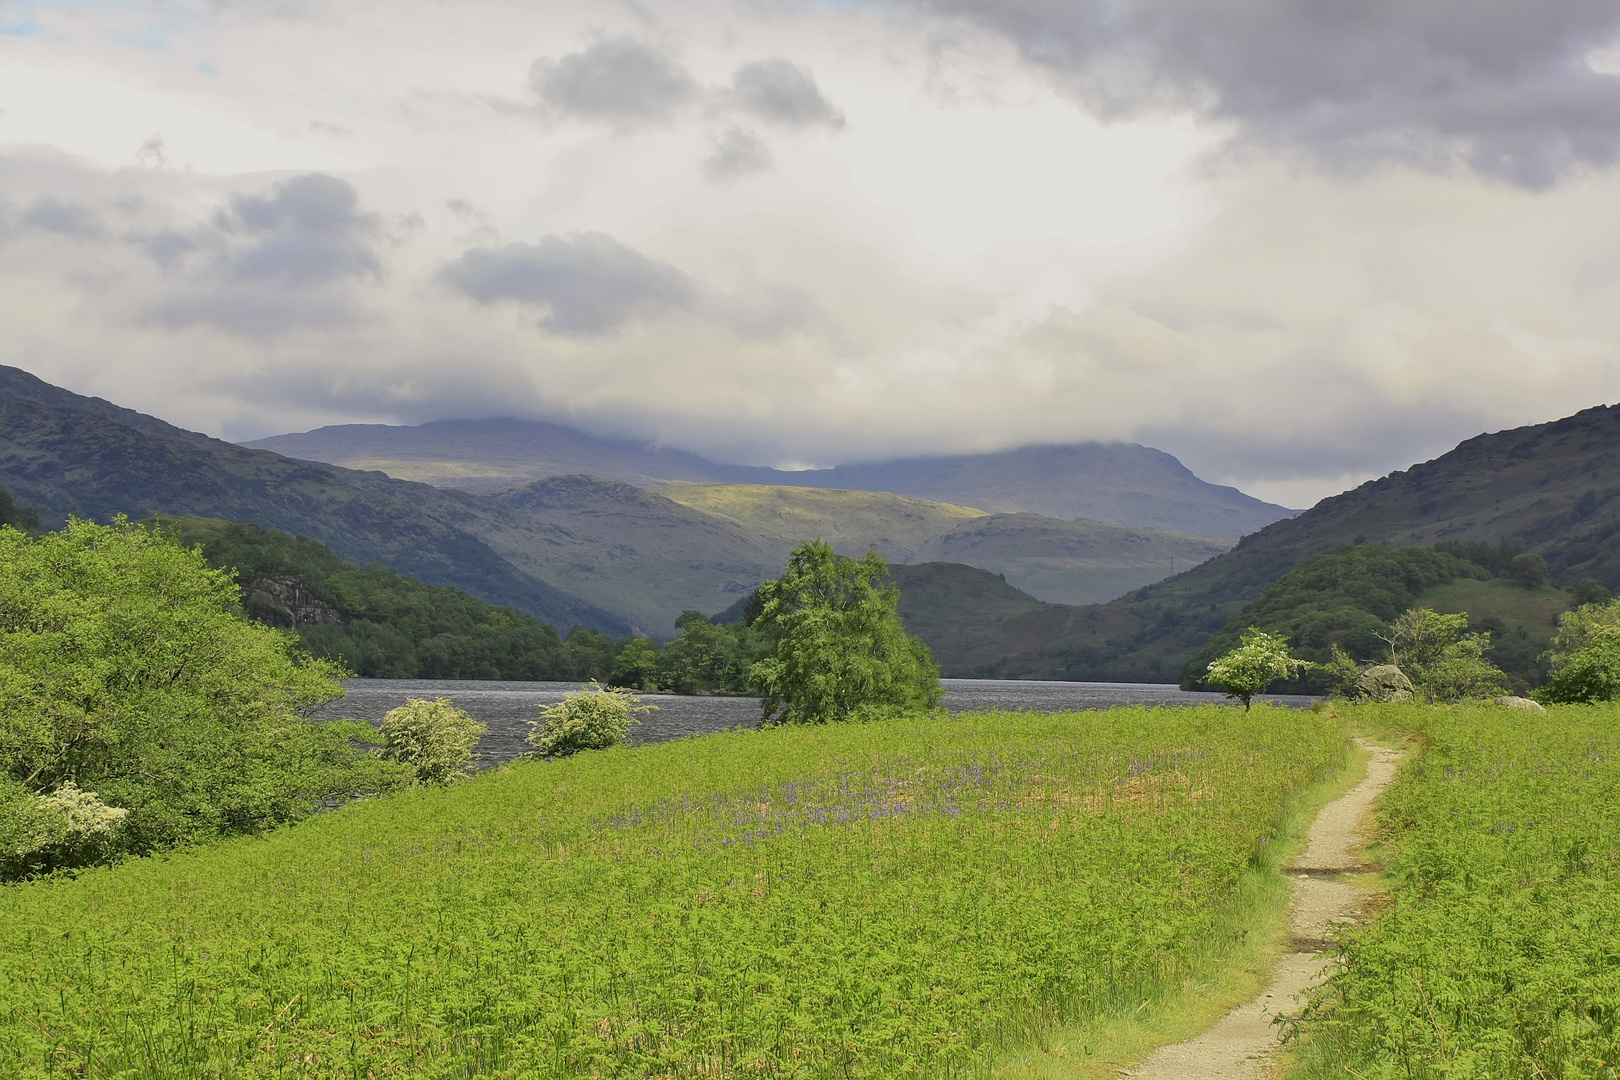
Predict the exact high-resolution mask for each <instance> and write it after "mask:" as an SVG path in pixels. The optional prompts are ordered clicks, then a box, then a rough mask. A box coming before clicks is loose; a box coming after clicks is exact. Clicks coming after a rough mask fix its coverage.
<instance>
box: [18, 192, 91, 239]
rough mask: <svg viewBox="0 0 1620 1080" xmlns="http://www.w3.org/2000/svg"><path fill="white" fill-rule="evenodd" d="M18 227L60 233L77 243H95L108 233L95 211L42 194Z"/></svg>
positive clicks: (22, 216)
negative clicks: (95, 240)
mask: <svg viewBox="0 0 1620 1080" xmlns="http://www.w3.org/2000/svg"><path fill="white" fill-rule="evenodd" d="M17 224H18V226H19V227H20V228H24V229H39V230H40V231H42V232H53V233H58V234H60V235H62V236H70V237H73V238H74V239H77V240H93V239H96V238H97V237H100V236H102V235H104V234H105V230H104V229H103V228H102V226H101V218H100V217H99V216H98V215H97V214H96V212H95V211H94V210H91V209H90V208H89V207H87V206H80V205H79V204H77V203H69V202H63V201H62V200H61V199H58V198H56V197H55V196H54V195H41V196H39V197H38V198H36V199H35V200H34V201H33V202H31V203H29V204H28V206H27V207H26V208H25V209H24V210H23V212H22V214H21V215H20V216H19V217H18V219H17Z"/></svg>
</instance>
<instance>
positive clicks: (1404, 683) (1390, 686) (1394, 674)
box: [1350, 664, 1412, 701]
mask: <svg viewBox="0 0 1620 1080" xmlns="http://www.w3.org/2000/svg"><path fill="white" fill-rule="evenodd" d="M1350 696H1351V697H1353V698H1355V699H1356V700H1357V701H1411V700H1412V680H1411V679H1408V678H1407V677H1406V673H1405V672H1404V671H1402V670H1401V669H1400V668H1398V667H1396V666H1395V665H1394V664H1377V665H1375V666H1373V667H1370V668H1368V669H1367V670H1366V671H1363V672H1362V673H1361V675H1360V676H1359V677H1358V678H1357V679H1356V685H1355V686H1354V688H1352V690H1351V694H1350Z"/></svg>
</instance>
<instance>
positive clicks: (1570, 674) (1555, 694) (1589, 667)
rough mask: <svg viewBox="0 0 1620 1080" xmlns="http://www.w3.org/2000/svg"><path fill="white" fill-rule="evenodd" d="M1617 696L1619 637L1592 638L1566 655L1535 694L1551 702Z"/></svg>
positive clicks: (1574, 702) (1619, 689)
mask: <svg viewBox="0 0 1620 1080" xmlns="http://www.w3.org/2000/svg"><path fill="white" fill-rule="evenodd" d="M1617 695H1620V638H1617V637H1615V636H1613V635H1609V634H1602V635H1597V636H1594V637H1592V638H1591V639H1590V640H1589V641H1587V643H1586V644H1585V645H1584V646H1582V647H1581V648H1580V649H1578V650H1577V651H1576V652H1575V653H1574V654H1573V655H1571V656H1569V657H1568V658H1567V659H1566V660H1565V661H1564V662H1563V663H1562V664H1561V665H1559V667H1558V670H1557V671H1555V672H1553V677H1552V679H1551V680H1550V681H1549V682H1548V683H1547V685H1546V686H1545V687H1544V688H1543V689H1542V690H1541V691H1540V692H1539V693H1538V694H1537V695H1536V696H1537V697H1538V698H1540V699H1541V700H1542V701H1545V702H1548V703H1551V704H1565V705H1577V704H1580V705H1587V704H1591V703H1593V702H1598V701H1613V700H1614V699H1615V697H1616V696H1617Z"/></svg>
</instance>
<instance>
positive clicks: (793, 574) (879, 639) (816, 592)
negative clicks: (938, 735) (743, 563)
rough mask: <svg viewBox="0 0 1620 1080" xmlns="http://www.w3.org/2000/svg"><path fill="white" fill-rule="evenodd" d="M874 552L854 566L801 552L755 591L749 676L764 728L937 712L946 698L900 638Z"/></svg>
mask: <svg viewBox="0 0 1620 1080" xmlns="http://www.w3.org/2000/svg"><path fill="white" fill-rule="evenodd" d="M888 577H889V568H888V566H887V564H885V563H884V561H883V559H882V557H881V556H879V555H878V553H877V551H876V550H875V549H874V550H872V551H869V552H867V554H866V555H865V556H864V557H863V558H861V559H851V558H848V557H847V556H843V555H839V554H837V553H835V552H834V551H833V549H832V547H831V546H830V545H828V544H826V543H825V542H823V541H820V540H813V541H810V542H809V543H805V544H801V545H799V546H798V547H797V548H795V549H794V550H793V553H792V554H791V555H790V556H789V558H788V565H787V569H786V570H785V571H784V572H783V574H782V576H781V578H779V579H777V580H776V581H767V582H765V583H764V584H762V585H761V586H760V589H759V595H760V601H761V603H760V613H759V616H758V617H757V618H756V619H755V620H754V626H753V629H754V630H755V631H757V632H758V633H759V634H760V635H761V638H762V640H763V643H764V647H765V649H766V652H765V655H764V657H763V658H762V659H760V660H758V661H756V662H755V663H754V665H753V668H752V671H751V678H752V682H753V684H754V687H755V689H756V690H757V692H758V693H759V694H760V697H761V698H762V702H761V707H762V711H763V714H764V717H765V719H766V720H767V721H774V722H780V723H808V724H820V723H827V722H828V721H833V720H868V719H877V718H881V717H888V716H896V715H901V714H904V713H908V712H922V711H928V710H932V709H935V708H937V707H938V706H939V703H940V702H941V701H942V700H943V699H944V690H943V688H941V686H940V683H939V669H938V668H937V667H935V666H934V662H933V659H932V658H931V657H930V656H929V654H928V646H926V645H924V644H923V643H922V642H920V641H918V640H917V639H915V638H912V637H909V636H907V634H906V631H905V626H904V625H903V624H902V623H901V621H900V616H899V613H898V604H899V600H900V591H899V589H897V588H896V587H895V586H894V584H893V583H892V582H890V581H889V580H888Z"/></svg>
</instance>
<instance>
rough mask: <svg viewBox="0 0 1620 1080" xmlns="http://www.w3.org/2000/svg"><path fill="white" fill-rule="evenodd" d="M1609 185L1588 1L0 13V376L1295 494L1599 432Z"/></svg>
mask: <svg viewBox="0 0 1620 1080" xmlns="http://www.w3.org/2000/svg"><path fill="white" fill-rule="evenodd" d="M1617 163H1620V5H1616V4H1615V3H1614V2H1613V0H1539V2H1537V3H1530V2H1528V0H1467V2H1464V0H1428V2H1426V3H1422V4H1413V3H1410V2H1402V0H1338V2H1335V3H1322V2H1319V0H1242V2H1234V3H1222V4H1212V3H1209V2H1208V0H992V2H984V0H932V2H929V0H917V2H911V3H906V2H883V0H872V2H867V0H825V2H819V3H817V2H800V0H752V2H751V0H689V2H672V0H671V2H663V0H628V2H623V3H618V2H612V0H584V2H581V0H573V2H568V3H562V2H551V0H521V2H520V0H463V2H459V3H454V4H449V3H443V2H423V0H388V2H387V3H379V2H375V0H348V2H328V0H266V2H262V3H260V2H252V0H197V2H195V3H188V2H183V0H175V2H157V3H133V2H124V0H66V2H56V3H53V2H32V3H31V2H11V0H0V325H3V326H4V331H3V332H0V363H5V364H14V365H17V366H19V367H22V368H25V369H27V370H29V371H32V372H34V373H35V374H37V375H39V376H41V377H42V378H45V379H47V380H49V381H51V382H55V383H58V384H60V385H63V386H66V387H68V388H70V389H73V390H76V391H79V392H81V393H91V394H97V395H100V396H103V397H107V398H110V399H112V400H114V401H117V402H119V403H120V404H124V405H128V406H131V407H134V408H138V409H141V410H143V411H147V412H151V413H155V414H157V415H159V416H162V417H164V418H166V419H168V420H170V421H172V422H175V423H179V424H182V425H184V426H187V427H191V428H195V429H199V430H202V431H207V432H209V433H211V434H215V435H220V436H222V437H225V438H230V439H238V440H240V439H250V438H255V437H258V436H262V435H267V434H273V433H276V432H281V431H290V430H303V429H306V428H310V427H315V426H319V425H322V424H329V423H345V422H388V423H415V422H420V421H424V420H430V419H438V418H448V417H479V416H502V415H517V416H529V417H536V418H543V419H554V420H562V421H566V422H569V423H573V424H576V425H578V426H580V427H583V428H585V429H587V430H590V431H594V432H597V433H601V434H618V435H632V436H639V437H644V438H649V439H654V440H657V441H660V442H663V443H665V444H668V445H673V446H678V447H681V448H684V449H690V450H694V451H697V452H700V453H705V454H708V455H711V456H714V457H717V458H721V459H724V460H730V461H744V462H751V463H762V464H779V465H781V464H787V465H809V464H833V463H836V462H840V461H850V460H859V459H871V458H880V457H885V456H894V455H898V454H911V453H928V452H947V451H966V450H989V449H1000V448H1005V447H1010V446H1016V445H1020V444H1025V443H1029V442H1036V441H1076V440H1083V439H1128V440H1133V441H1139V442H1144V443H1148V444H1150V445H1155V446H1159V447H1162V448H1164V449H1166V450H1169V451H1171V452H1172V453H1175V454H1178V455H1180V456H1181V457H1182V458H1183V460H1185V461H1186V462H1187V463H1188V464H1189V465H1190V466H1191V467H1193V468H1194V469H1195V470H1196V471H1198V472H1199V473H1200V474H1201V475H1203V476H1205V477H1206V478H1209V479H1213V480H1218V481H1223V482H1229V483H1236V484H1238V485H1240V486H1242V487H1243V488H1245V489H1246V490H1249V491H1251V492H1253V493H1255V494H1258V495H1261V496H1263V497H1267V498H1272V499H1275V500H1277V501H1281V502H1285V503H1288V504H1290V505H1296V506H1299V505H1308V504H1309V503H1310V502H1312V501H1314V500H1315V499H1316V498H1319V497H1321V496H1323V495H1327V494H1332V493H1334V492H1336V491H1339V490H1341V489H1342V488H1344V487H1346V486H1347V485H1348V484H1349V483H1350V482H1351V481H1352V480H1353V479H1365V478H1366V477H1368V476H1371V475H1377V474H1379V473H1382V472H1385V471H1388V470H1389V469H1392V468H1401V467H1404V466H1406V465H1408V464H1410V463H1412V462H1413V461H1418V460H1423V459H1426V458H1428V457H1432V456H1434V455H1435V454H1437V453H1440V452H1443V451H1444V450H1446V449H1449V447H1450V446H1451V445H1453V444H1454V443H1455V442H1457V441H1458V440H1459V439H1462V438H1466V437H1468V436H1471V435H1474V434H1477V433H1478V432H1480V431H1485V430H1496V429H1500V428H1503V427H1511V426H1515V425H1519V424H1526V423H1536V422H1540V421H1545V420H1549V419H1553V418H1556V417H1558V416H1562V415H1566V414H1568V413H1570V412H1573V411H1575V410H1577V409H1581V408H1585V407H1588V406H1591V405H1595V404H1599V403H1603V402H1610V403H1612V402H1615V401H1616V400H1620V168H1617Z"/></svg>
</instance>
